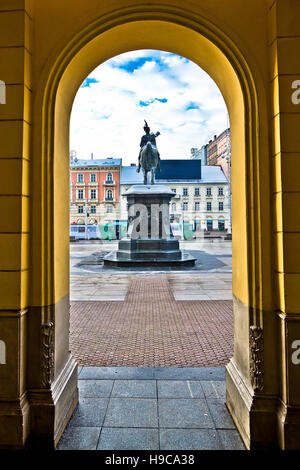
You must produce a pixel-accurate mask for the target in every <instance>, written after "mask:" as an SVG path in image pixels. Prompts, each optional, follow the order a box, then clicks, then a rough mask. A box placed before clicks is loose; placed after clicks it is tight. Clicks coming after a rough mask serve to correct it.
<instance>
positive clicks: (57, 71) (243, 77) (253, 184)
mask: <svg viewBox="0 0 300 470" xmlns="http://www.w3.org/2000/svg"><path fill="white" fill-rule="evenodd" d="M138 21H165V22H169V23H172V24H174V25H179V26H183V27H185V28H188V29H191V30H193V31H195V32H197V33H199V34H200V35H202V36H204V37H205V38H207V39H208V40H209V41H211V42H212V43H213V44H214V45H215V46H216V47H217V48H218V49H219V50H220V51H221V52H222V53H223V54H224V56H225V57H226V58H227V59H228V60H229V62H230V64H231V66H232V68H233V69H234V71H235V73H236V76H237V78H238V80H239V83H240V86H241V89H242V93H243V98H244V108H245V119H246V135H245V137H246V153H247V174H248V175H249V178H248V181H249V195H248V203H247V205H248V206H249V207H250V206H255V207H257V208H259V206H260V203H259V201H258V198H259V194H260V191H259V188H258V187H257V185H258V180H259V177H258V166H259V163H258V160H259V133H258V102H257V92H256V87H255V84H254V79H253V75H252V73H251V71H250V68H249V65H248V64H247V61H246V60H245V58H244V56H243V54H242V53H241V51H240V50H239V48H238V47H237V46H236V45H235V44H234V42H233V41H232V40H231V39H230V38H229V37H228V36H227V35H226V34H225V33H224V32H223V31H221V30H220V29H219V28H217V27H216V26H215V25H213V24H212V23H211V22H209V21H208V20H207V19H204V18H202V17H200V16H199V15H196V14H192V13H191V12H189V11H187V10H185V9H183V8H178V7H171V6H163V5H161V6H159V5H156V6H153V5H151V6H149V5H141V6H134V7H127V8H123V9H119V10H116V11H114V12H112V13H110V14H107V15H104V16H101V17H100V18H98V19H96V20H95V21H94V22H93V23H91V24H89V25H88V26H87V27H86V28H84V29H83V30H82V31H80V32H79V33H78V34H77V35H76V36H74V38H73V39H72V40H71V41H70V42H69V43H68V44H67V45H66V47H65V48H64V49H62V50H61V51H60V53H59V54H58V55H57V56H55V58H54V57H53V58H51V59H50V60H49V64H48V65H47V67H46V68H45V76H44V77H42V82H43V79H44V86H42V87H41V89H40V90H39V94H38V95H37V99H36V105H37V106H39V105H41V109H42V116H41V118H42V135H43V136H44V137H43V142H42V149H41V150H42V161H43V162H44V163H43V164H44V165H45V169H44V171H43V190H42V201H43V203H42V207H43V211H44V220H48V221H49V222H51V220H52V217H53V215H52V214H53V210H54V209H53V197H52V195H51V184H52V183H51V180H52V179H53V155H54V148H53V145H54V109H55V100H56V95H57V91H58V87H59V83H60V80H61V79H62V77H63V75H64V72H65V71H66V69H67V67H68V65H69V63H70V62H71V61H72V59H73V58H74V56H75V55H76V54H77V53H78V52H79V51H80V50H81V49H82V48H83V47H85V46H86V45H87V44H88V43H89V42H90V41H92V40H93V39H94V38H95V37H97V36H99V35H101V34H103V33H105V32H107V31H108V30H110V29H112V28H114V27H116V26H119V25H124V24H126V23H127V24H128V23H133V22H138ZM45 77H47V80H46V81H45ZM46 168H47V170H46ZM49 196H50V197H49ZM246 210H247V209H246ZM259 216H260V215H259V211H256V212H255V211H253V212H250V211H248V216H247V217H248V230H249V236H248V240H249V241H251V242H250V243H249V247H248V271H249V279H252V281H251V283H250V285H249V286H248V289H249V305H251V306H252V308H254V309H256V308H259V306H260V305H261V304H262V299H261V297H262V293H261V292H259V291H258V290H257V289H255V285H256V284H258V282H256V280H258V279H260V278H261V277H262V276H261V273H260V271H261V270H262V266H260V264H259V260H260V259H261V257H260V256H259V253H260V251H261V247H260V239H261V237H260V236H259V234H258V233H257V232H259V231H260V220H259ZM47 238H48V237H47ZM44 250H45V252H44V254H43V255H42V259H41V263H42V264H44V266H43V269H42V270H43V271H44V273H46V272H47V275H45V274H44V276H42V279H43V280H44V282H46V279H48V280H49V279H53V272H51V263H47V264H48V265H47V266H46V265H45V260H49V259H51V257H52V252H53V246H51V241H50V240H47V241H46V242H45V243H44ZM254 260H256V261H254ZM53 289H54V287H53V282H50V283H49V282H48V285H47V286H44V287H42V290H43V292H44V293H45V295H46V297H45V298H44V301H45V303H51V302H52V299H53V297H54V293H53ZM47 297H48V299H47Z"/></svg>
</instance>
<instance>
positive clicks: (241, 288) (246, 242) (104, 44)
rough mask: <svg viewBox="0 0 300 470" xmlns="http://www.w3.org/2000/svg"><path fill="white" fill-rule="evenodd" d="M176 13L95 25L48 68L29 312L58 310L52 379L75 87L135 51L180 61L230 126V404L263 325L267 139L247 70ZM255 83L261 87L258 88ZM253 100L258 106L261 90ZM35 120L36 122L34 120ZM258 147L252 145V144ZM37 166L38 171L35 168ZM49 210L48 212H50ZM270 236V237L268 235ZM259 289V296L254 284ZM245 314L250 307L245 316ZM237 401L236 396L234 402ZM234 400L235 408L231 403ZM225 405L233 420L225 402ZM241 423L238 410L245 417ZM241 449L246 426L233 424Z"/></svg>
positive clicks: (62, 324) (59, 363)
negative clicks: (253, 337)
mask: <svg viewBox="0 0 300 470" xmlns="http://www.w3.org/2000/svg"><path fill="white" fill-rule="evenodd" d="M182 13H183V11H182V10H180V11H179V10H178V11H177V10H174V11H173V10H172V11H171V10H169V11H167V10H166V11H163V10H161V11H157V12H152V11H150V10H149V11H147V9H145V10H143V11H138V10H137V11H135V12H131V13H130V14H129V13H128V12H127V11H126V10H124V12H119V14H118V17H117V18H116V17H114V16H113V15H112V16H111V17H107V18H102V19H100V20H97V21H95V23H94V24H92V25H89V27H88V28H87V29H86V30H84V31H82V32H81V33H80V34H79V35H78V36H77V37H76V38H74V41H73V42H72V43H70V44H69V45H68V46H67V47H66V49H65V50H64V51H62V52H61V53H58V51H55V52H54V55H53V57H52V58H50V60H49V66H48V68H46V69H47V70H45V75H44V77H42V79H41V88H40V90H39V93H38V96H37V99H36V103H35V109H36V113H37V116H39V118H41V120H40V122H41V126H40V127H38V126H36V138H35V140H34V154H35V155H40V154H41V155H42V157H41V158H40V159H39V163H37V162H35V164H34V170H33V172H34V177H35V181H37V184H36V185H35V188H34V200H40V201H41V205H39V206H38V205H35V204H34V206H33V208H32V209H33V221H34V222H33V246H37V247H40V249H39V248H38V249H36V250H35V252H34V255H33V258H34V260H33V275H34V278H35V279H40V283H38V282H36V284H35V285H34V287H33V296H32V304H33V305H54V306H56V305H58V304H59V308H57V309H56V308H53V311H52V312H50V313H46V315H45V317H44V319H45V320H47V314H49V315H50V316H51V315H52V317H53V318H50V320H52V321H53V323H54V328H55V344H56V349H55V370H54V371H53V377H54V378H56V377H58V375H59V374H60V373H61V372H62V371H63V369H64V367H65V364H66V362H67V361H68V357H69V351H68V343H67V341H66V338H67V336H68V318H67V316H68V315H67V312H68V292H69V265H68V260H69V256H68V245H69V227H68V209H69V207H68V193H69V188H68V184H67V182H68V171H69V127H68V123H69V119H70V113H71V108H72V103H73V100H74V96H75V94H76V91H77V89H78V87H79V86H80V84H81V83H82V81H83V79H84V78H85V77H86V76H87V75H88V74H89V73H90V72H91V71H92V70H93V69H94V68H95V67H96V66H97V65H99V64H100V63H101V62H103V61H105V60H107V59H108V58H110V57H113V56H115V55H117V54H120V53H122V52H127V51H130V50H137V49H159V50H165V51H169V52H174V53H176V54H180V55H182V56H184V57H187V58H188V59H190V60H192V61H193V62H195V63H196V64H198V65H199V66H200V67H201V68H202V69H204V70H205V71H206V72H207V73H208V74H209V75H210V76H211V77H212V78H213V80H214V81H215V82H216V84H217V85H218V87H219V89H220V90H221V92H222V94H223V97H224V100H225V102H226V105H227V108H228V111H229V116H230V122H231V130H232V132H231V142H232V149H231V153H232V195H233V221H232V225H233V232H234V233H236V234H238V235H236V236H235V237H234V238H233V294H234V297H235V307H234V314H235V333H234V335H235V353H234V359H233V361H232V365H231V366H230V367H231V370H230V368H229V369H228V374H229V378H228V386H229V387H230V388H231V392H230V393H231V394H232V396H233V395H234V393H235V391H234V390H235V387H236V379H235V378H234V377H233V376H234V374H233V372H232V370H233V369H234V370H235V371H237V370H238V371H240V374H242V375H243V377H245V381H246V383H247V384H248V385H249V387H250V386H251V376H250V367H249V363H250V353H249V347H248V343H249V326H250V325H253V324H255V325H257V326H260V324H261V321H262V319H261V317H260V316H259V315H256V313H253V312H256V309H259V308H263V307H264V306H263V305H262V294H261V292H262V289H263V287H264V283H265V282H267V281H268V278H269V273H268V268H267V267H263V265H262V262H261V261H262V260H261V258H259V257H258V254H259V253H260V252H261V246H262V243H266V245H267V246H268V242H269V240H264V242H262V238H261V236H260V233H261V230H262V229H263V225H264V224H268V223H269V222H268V221H263V220H262V217H261V214H260V213H259V210H258V209H255V210H254V209H253V202H254V201H255V204H256V206H255V207H257V208H258V207H260V201H259V197H260V191H259V188H260V174H259V172H260V171H261V169H260V168H259V165H258V162H259V151H262V148H263V145H265V150H264V151H267V144H266V135H260V136H259V135H258V112H259V110H258V106H257V89H256V87H255V86H254V79H253V76H252V75H251V73H250V70H249V66H248V64H247V62H246V61H245V60H244V58H243V55H242V54H241V53H240V51H239V50H238V49H237V48H236V47H235V45H234V44H233V43H232V42H231V41H230V40H229V38H228V37H226V36H225V35H224V34H223V33H222V32H221V31H220V30H217V29H216V28H215V27H214V26H213V25H211V24H209V23H208V22H203V21H202V20H201V21H200V19H195V18H194V17H193V18H192V17H188V16H187V15H186V14H182ZM255 80H257V81H258V82H259V78H256V79H255ZM259 93H260V95H261V96H260V98H261V99H263V100H265V96H264V91H263V89H262V88H261V89H260V91H259ZM40 110H42V112H40ZM259 138H260V140H259ZM40 165H41V166H40ZM54 208H55V210H54ZM268 233H269V232H268ZM258 278H259V279H262V278H263V281H262V282H261V285H260V288H258V287H257V285H256V284H257V279H258ZM244 306H247V307H251V308H249V309H248V310H247V308H246V309H245V308H244ZM237 393H238V392H236V396H237ZM236 400H238V398H236ZM228 405H229V406H231V410H232V411H233V412H234V407H233V405H232V403H231V402H230V400H229V401H228ZM243 413H244V415H245V413H246V407H244V411H243ZM235 419H236V422H237V424H238V425H239V429H240V431H241V433H242V434H243V436H244V439H245V440H247V438H248V436H249V419H248V420H247V419H246V418H245V420H241V421H239V418H238V416H235Z"/></svg>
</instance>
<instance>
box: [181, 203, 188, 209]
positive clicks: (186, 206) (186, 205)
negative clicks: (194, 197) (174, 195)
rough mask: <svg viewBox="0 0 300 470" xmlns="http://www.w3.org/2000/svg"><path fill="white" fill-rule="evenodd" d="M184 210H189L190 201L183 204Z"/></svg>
mask: <svg viewBox="0 0 300 470" xmlns="http://www.w3.org/2000/svg"><path fill="white" fill-rule="evenodd" d="M182 210H184V211H188V210H189V204H188V202H184V203H183V205H182Z"/></svg>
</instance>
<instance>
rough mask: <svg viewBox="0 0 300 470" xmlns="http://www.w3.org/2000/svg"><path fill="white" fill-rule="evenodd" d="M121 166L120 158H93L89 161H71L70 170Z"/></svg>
mask: <svg viewBox="0 0 300 470" xmlns="http://www.w3.org/2000/svg"><path fill="white" fill-rule="evenodd" d="M121 165H122V158H110V157H108V158H96V159H95V158H94V159H93V160H92V159H89V160H81V159H79V158H78V159H77V160H73V161H71V163H70V167H71V168H79V167H95V166H121Z"/></svg>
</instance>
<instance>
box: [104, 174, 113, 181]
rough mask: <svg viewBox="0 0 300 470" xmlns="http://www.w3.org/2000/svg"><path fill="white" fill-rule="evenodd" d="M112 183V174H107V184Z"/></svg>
mask: <svg viewBox="0 0 300 470" xmlns="http://www.w3.org/2000/svg"><path fill="white" fill-rule="evenodd" d="M112 181H113V177H112V174H111V173H107V176H106V182H107V183H112Z"/></svg>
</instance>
